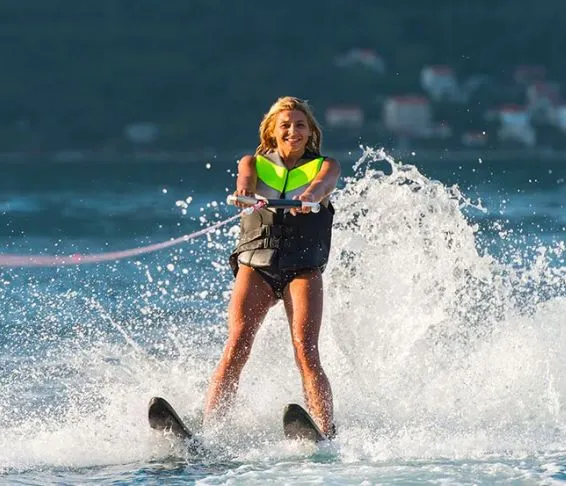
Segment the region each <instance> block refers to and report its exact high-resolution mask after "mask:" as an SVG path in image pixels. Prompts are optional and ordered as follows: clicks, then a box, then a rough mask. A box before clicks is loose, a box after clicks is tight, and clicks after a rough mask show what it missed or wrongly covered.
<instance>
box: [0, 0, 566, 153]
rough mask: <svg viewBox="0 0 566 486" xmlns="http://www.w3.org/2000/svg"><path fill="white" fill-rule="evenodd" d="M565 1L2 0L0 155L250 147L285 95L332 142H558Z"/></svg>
mask: <svg viewBox="0 0 566 486" xmlns="http://www.w3.org/2000/svg"><path fill="white" fill-rule="evenodd" d="M564 19H566V2H564V1H561V0H542V1H537V2H532V1H528V0H489V1H487V0H475V1H473V2H469V1H454V0H427V1H421V0H413V1H409V0H402V1H397V2H393V1H379V2H378V1H374V0H357V1H347V0H326V1H324V2H323V1H312V2H298V1H290V2H265V1H260V0H246V2H244V3H242V2H228V1H225V0H222V1H220V0H190V1H187V0H167V1H155V0H140V1H136V2H133V1H126V0H97V1H90V0H86V1H75V0H49V1H45V0H2V1H1V2H0V33H1V35H2V42H1V43H0V56H1V57H0V58H1V59H2V67H1V70H0V106H1V107H2V109H1V110H0V147H1V148H0V152H2V153H4V157H20V156H23V157H29V156H30V155H40V156H41V155H50V156H51V155H53V156H55V157H57V158H61V159H65V158H70V159H74V158H77V159H80V158H81V157H85V156H86V157H89V158H90V159H92V158H93V157H109V158H112V159H115V158H116V157H117V156H119V155H132V154H135V155H142V154H154V155H155V154H157V153H162V154H163V153H164V152H167V153H169V154H178V155H179V156H180V157H189V156H192V157H195V158H196V159H198V160H202V156H203V154H211V153H221V152H223V151H224V152H228V153H231V152H232V151H233V152H234V153H236V152H238V151H241V150H250V149H253V148H254V147H255V146H256V142H257V125H258V123H259V121H260V119H261V117H262V115H263V114H264V113H265V111H266V110H267V109H268V107H269V106H270V104H271V103H272V102H273V101H274V100H275V99H276V98H277V97H279V96H283V95H294V96H299V97H302V98H306V99H309V100H310V101H311V102H312V104H313V107H314V109H315V112H316V115H317V117H318V118H319V120H320V121H321V124H322V125H323V127H324V129H325V135H326V138H325V147H326V149H327V150H328V149H330V150H342V149H344V150H349V149H352V148H355V147H357V145H358V144H360V143H363V144H369V145H379V146H381V145H383V146H386V147H391V148H392V149H400V150H403V149H411V150H413V149H422V150H425V149H429V150H445V149H450V150H471V149H474V150H477V149H480V150H491V149H503V148H505V149H520V150H527V149H528V151H529V153H532V152H533V151H536V152H539V151H544V153H546V154H548V153H549V152H551V151H561V150H564V149H566V102H565V101H564V99H563V94H562V90H563V84H564V81H565V79H566V64H565V63H564V53H563V49H564V46H565V45H566V34H565V29H564Z"/></svg>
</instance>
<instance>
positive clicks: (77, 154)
mask: <svg viewBox="0 0 566 486" xmlns="http://www.w3.org/2000/svg"><path fill="white" fill-rule="evenodd" d="M374 148H380V146H378V145H376V146H374ZM383 148H384V149H385V151H386V153H388V154H389V155H391V156H392V157H393V158H395V159H396V160H402V161H404V162H410V161H411V160H414V161H419V160H421V161H433V160H434V161H438V162H441V161H445V162H446V163H460V162H464V163H471V162H485V161H489V162H498V161H510V160H516V161H527V160H532V161H533V162H535V161H536V160H540V161H545V162H564V163H566V150H551V149H485V150H479V149H477V150H470V149H465V150H462V149H444V150H430V149H417V148H415V149H412V150H397V149H394V148H388V147H383ZM246 153H253V149H240V150H218V151H215V150H212V149H209V150H206V149H205V150H195V151H160V150H147V151H138V152H131V153H118V152H100V151H91V150H84V151H81V150H61V151H52V152H40V153H37V152H33V153H32V152H7V153H0V164H2V165H3V164H18V165H19V164H22V165H24V164H38V163H48V164H92V163H96V164H117V163H119V164H155V163H164V162H173V163H187V164H193V163H211V164H212V163H214V162H215V161H220V162H221V163H223V164H225V163H227V162H230V161H233V162H234V164H236V163H237V161H238V159H239V158H240V157H241V156H242V155H243V154H246ZM324 153H325V154H327V155H328V156H331V157H334V158H336V159H338V160H340V161H356V160H358V159H359V157H360V156H361V155H362V149H361V148H358V149H356V150H344V149H332V148H330V149H326V150H324Z"/></svg>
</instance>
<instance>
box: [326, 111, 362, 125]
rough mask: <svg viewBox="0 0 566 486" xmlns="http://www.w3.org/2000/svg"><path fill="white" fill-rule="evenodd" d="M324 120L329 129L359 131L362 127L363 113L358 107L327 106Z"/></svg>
mask: <svg viewBox="0 0 566 486" xmlns="http://www.w3.org/2000/svg"><path fill="white" fill-rule="evenodd" d="M324 118H325V121H326V124H327V125H328V126H329V127H337V128H351V129H359V128H361V127H362V126H363V125H364V112H363V110H362V109H361V108H360V107H359V106H329V107H328V108H327V109H326V112H325V114H324Z"/></svg>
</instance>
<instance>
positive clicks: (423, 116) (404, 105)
mask: <svg viewBox="0 0 566 486" xmlns="http://www.w3.org/2000/svg"><path fill="white" fill-rule="evenodd" d="M383 121H384V125H385V127H386V129H387V130H388V131H390V132H392V133H394V134H397V135H403V136H409V137H424V136H428V134H429V133H430V130H431V126H432V110H431V106H430V101H429V100H428V98H426V97H424V96H414V95H405V96H392V97H390V98H387V99H386V100H385V104H384V112H383Z"/></svg>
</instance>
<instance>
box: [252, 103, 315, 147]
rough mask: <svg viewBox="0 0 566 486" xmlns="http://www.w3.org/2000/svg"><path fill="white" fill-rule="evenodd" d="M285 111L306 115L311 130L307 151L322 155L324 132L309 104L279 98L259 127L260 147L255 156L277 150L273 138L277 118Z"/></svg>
mask: <svg viewBox="0 0 566 486" xmlns="http://www.w3.org/2000/svg"><path fill="white" fill-rule="evenodd" d="M285 110H299V111H302V112H303V113H304V114H305V116H306V117H307V123H308V125H309V128H310V130H311V135H310V137H309V139H308V141H307V145H306V147H305V150H306V151H307V152H309V153H311V154H313V155H320V146H321V144H322V132H321V130H320V125H319V124H318V122H317V121H316V118H315V117H314V115H313V112H312V110H311V107H310V106H309V104H308V102H307V101H305V100H301V99H299V98H295V97H293V96H284V97H282V98H279V99H278V100H277V101H276V102H275V103H273V105H271V108H269V111H268V112H267V113H266V114H265V115H264V117H263V120H262V121H261V123H260V125H259V145H258V147H257V149H256V151H255V154H256V155H258V154H265V153H267V152H270V151H272V150H275V149H276V148H277V143H276V142H275V138H274V137H273V130H274V128H275V118H276V117H277V115H278V114H279V113H281V112H282V111H285Z"/></svg>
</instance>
